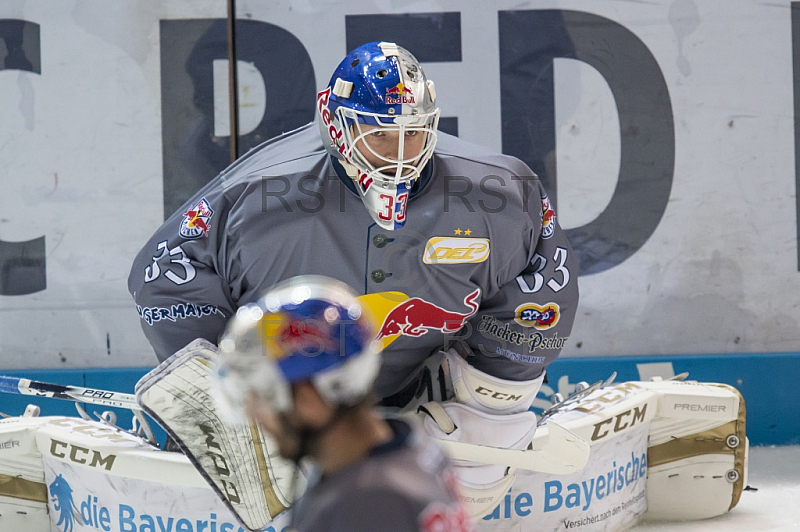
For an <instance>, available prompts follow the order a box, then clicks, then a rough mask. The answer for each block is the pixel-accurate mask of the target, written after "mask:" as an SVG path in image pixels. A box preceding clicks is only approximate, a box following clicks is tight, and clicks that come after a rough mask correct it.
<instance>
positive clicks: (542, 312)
mask: <svg viewBox="0 0 800 532" xmlns="http://www.w3.org/2000/svg"><path fill="white" fill-rule="evenodd" d="M560 317H561V308H560V307H559V306H558V304H557V303H547V304H546V305H544V306H539V305H537V304H536V303H525V304H524V305H520V306H518V307H517V310H516V315H515V316H514V321H516V322H517V323H519V324H520V325H523V326H525V327H533V328H535V329H537V330H540V331H546V330H547V329H550V328H552V327H555V326H556V324H557V323H558V319H559V318H560Z"/></svg>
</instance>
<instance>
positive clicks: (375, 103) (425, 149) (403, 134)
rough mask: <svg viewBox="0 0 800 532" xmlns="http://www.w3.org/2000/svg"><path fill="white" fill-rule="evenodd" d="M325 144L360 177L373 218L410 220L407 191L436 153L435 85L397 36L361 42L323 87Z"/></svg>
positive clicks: (389, 225) (386, 222) (391, 222)
mask: <svg viewBox="0 0 800 532" xmlns="http://www.w3.org/2000/svg"><path fill="white" fill-rule="evenodd" d="M317 113H318V117H317V118H318V121H319V126H320V134H321V135H322V141H323V143H324V144H325V146H326V149H327V150H328V151H329V153H330V154H331V155H333V156H334V157H336V158H337V159H338V160H339V162H340V163H341V164H342V166H343V167H344V168H345V170H346V171H347V174H348V175H349V176H350V177H351V178H352V179H353V180H354V181H355V184H356V189H357V190H358V193H359V196H360V197H361V199H362V201H363V202H364V205H365V207H366V208H367V211H368V212H369V214H370V216H372V218H373V219H374V220H375V222H376V223H377V224H378V225H379V226H381V227H382V228H384V229H388V230H394V229H399V228H400V227H402V226H403V225H404V224H405V222H406V206H407V203H408V193H409V191H410V190H411V187H413V185H414V183H415V181H416V180H417V179H419V176H420V172H421V171H422V169H423V168H424V167H425V164H427V162H428V160H429V159H430V158H431V156H432V155H433V149H434V147H435V146H436V132H437V127H438V123H439V109H438V108H437V107H436V91H435V89H434V85H433V82H432V81H431V80H429V79H427V78H426V77H425V73H424V72H423V71H422V67H421V66H420V64H419V62H418V61H417V60H416V59H415V58H414V56H413V55H411V53H410V52H409V51H408V50H406V49H405V48H402V47H400V46H398V45H396V44H394V43H389V42H372V43H368V44H365V45H362V46H360V47H358V48H356V49H355V50H353V51H352V52H350V53H349V54H348V55H347V57H345V58H344V60H343V61H342V62H341V63H340V64H339V66H338V67H337V68H336V71H335V72H334V73H333V76H332V77H331V80H330V83H329V84H328V86H327V87H326V88H325V89H323V90H322V91H320V92H319V93H318V94H317Z"/></svg>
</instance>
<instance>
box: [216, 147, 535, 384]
mask: <svg viewBox="0 0 800 532" xmlns="http://www.w3.org/2000/svg"><path fill="white" fill-rule="evenodd" d="M311 166H313V168H312V167H311ZM434 168H436V170H434V172H435V175H433V176H432V178H431V180H430V182H429V183H428V184H427V186H426V187H425V188H424V189H423V190H422V192H421V193H420V194H418V195H417V196H416V197H415V198H413V199H412V200H411V201H410V202H409V204H408V206H407V222H406V224H405V226H404V227H402V228H401V229H399V230H396V231H387V230H384V229H382V228H381V227H379V226H378V225H377V224H375V223H374V222H373V221H372V219H371V218H370V216H369V214H368V213H367V211H366V209H365V207H364V205H363V204H362V202H361V200H360V199H359V198H358V197H357V196H356V194H355V193H354V192H352V191H351V190H349V189H348V188H347V187H346V186H345V185H344V183H343V182H342V181H341V180H340V179H339V178H338V176H337V175H336V172H335V170H334V169H333V167H332V164H331V162H330V160H329V159H328V158H327V157H326V156H324V155H322V156H321V157H319V158H318V159H316V164H314V165H309V168H308V169H307V170H305V171H300V172H295V173H294V174H292V175H285V174H284V175H282V176H281V177H280V178H264V179H263V180H262V181H261V182H260V183H258V186H257V187H254V186H253V184H252V183H251V184H250V185H248V186H247V189H246V190H245V191H244V192H243V193H242V192H241V191H239V192H237V195H238V198H239V199H238V200H237V202H236V204H234V207H233V210H232V212H231V214H230V217H229V220H228V224H227V225H228V231H227V233H228V235H227V237H226V238H227V239H228V242H227V243H226V244H227V250H228V251H227V254H228V261H227V262H228V263H229V267H228V282H229V284H230V285H231V288H232V292H233V296H234V299H235V300H237V301H238V303H239V304H240V305H241V304H244V303H246V302H248V301H252V300H254V299H256V298H257V297H258V295H259V294H260V293H261V292H262V291H263V290H264V289H266V288H267V287H269V286H271V285H273V284H274V283H276V282H279V281H282V280H284V279H287V278H289V277H292V276H296V275H303V274H319V275H327V276H330V277H334V278H336V279H338V280H341V281H343V282H345V283H347V284H348V285H350V286H352V287H353V288H354V289H356V290H357V291H359V292H360V293H361V294H363V297H362V300H363V302H364V303H365V304H366V305H367V306H369V307H370V308H371V310H372V311H373V313H374V314H375V315H376V316H377V318H378V320H379V321H380V323H379V324H378V325H379V326H380V338H381V341H382V342H383V345H384V347H385V351H384V367H385V368H386V370H385V371H383V372H382V376H381V379H380V381H379V383H378V392H379V393H381V394H384V395H389V394H392V393H394V392H396V391H397V390H398V389H400V388H401V387H403V386H404V385H405V384H406V382H407V381H408V380H409V379H411V378H412V377H413V376H414V374H415V373H416V370H417V369H418V368H419V364H420V363H421V362H422V361H423V360H424V359H425V358H426V357H427V356H429V355H430V354H431V353H432V352H434V351H435V350H436V349H440V348H442V347H443V345H444V335H445V334H447V333H451V334H452V333H456V332H457V331H459V329H461V328H462V325H464V324H465V323H466V322H467V320H469V319H470V318H471V317H472V316H473V315H474V314H475V313H476V312H477V310H478V305H479V304H480V302H481V299H482V298H485V297H487V293H490V292H492V291H496V287H495V286H494V282H492V281H491V279H492V278H493V277H494V275H493V273H492V271H491V268H492V265H493V264H494V262H495V260H493V259H494V256H495V255H498V254H499V256H501V257H503V259H502V260H503V262H507V261H509V259H510V258H513V255H517V256H518V257H519V259H518V261H517V262H519V266H518V270H517V272H519V271H521V270H522V268H523V267H524V266H525V263H526V261H527V260H528V259H527V255H525V251H524V250H521V249H519V248H520V247H521V246H520V242H519V236H518V237H517V239H518V242H517V249H516V250H507V249H506V250H504V249H497V244H498V239H497V238H495V237H496V235H495V234H493V232H495V231H496V230H497V229H496V228H495V227H493V226H491V225H490V224H489V221H488V219H487V213H485V212H484V211H482V210H481V209H480V208H477V205H476V206H475V207H472V209H473V212H470V209H469V208H468V205H466V204H465V202H464V201H463V200H459V199H458V198H456V199H455V200H450V202H449V203H450V204H449V205H448V204H447V203H446V201H447V198H446V190H445V187H447V186H449V185H451V183H448V182H447V181H446V180H445V179H443V178H442V175H443V173H444V172H446V171H447V165H445V164H442V163H438V164H436V165H435V166H434ZM318 176H322V177H318ZM463 180H464V179H463V178H462V181H463ZM462 186H463V184H462ZM234 190H235V187H232V188H231V191H234ZM279 193H280V194H282V195H279ZM472 201H474V200H472ZM259 211H260V212H259ZM517 234H518V235H519V232H518V233H517ZM499 241H500V243H501V247H502V241H503V239H502V238H501V239H499Z"/></svg>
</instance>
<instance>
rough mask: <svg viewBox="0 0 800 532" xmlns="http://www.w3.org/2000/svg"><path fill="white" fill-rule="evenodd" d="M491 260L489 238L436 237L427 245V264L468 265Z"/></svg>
mask: <svg viewBox="0 0 800 532" xmlns="http://www.w3.org/2000/svg"><path fill="white" fill-rule="evenodd" d="M488 258H489V239H488V238H467V237H454V236H434V237H432V238H431V239H430V240H428V243H427V244H425V252H424V253H423V254H422V262H424V263H425V264H466V263H475V262H483V261H485V260H486V259H488Z"/></svg>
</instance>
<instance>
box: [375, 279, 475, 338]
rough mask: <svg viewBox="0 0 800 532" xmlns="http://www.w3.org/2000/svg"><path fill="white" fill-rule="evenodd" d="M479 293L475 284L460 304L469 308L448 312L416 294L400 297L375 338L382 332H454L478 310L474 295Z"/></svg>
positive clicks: (413, 334) (409, 334) (415, 334)
mask: <svg viewBox="0 0 800 532" xmlns="http://www.w3.org/2000/svg"><path fill="white" fill-rule="evenodd" d="M480 294H481V289H480V288H478V289H476V290H475V291H474V292H472V293H471V294H469V295H468V296H467V297H465V298H464V305H465V306H466V307H467V308H469V311H467V312H464V313H461V312H452V311H449V310H446V309H443V308H442V307H440V306H438V305H434V304H433V303H431V302H429V301H425V300H424V299H422V298H419V297H412V298H411V299H407V300H406V301H403V302H402V303H400V304H399V305H397V306H396V307H394V308H393V309H392V310H390V311H389V313H388V314H387V315H386V318H384V320H383V324H382V325H381V329H380V332H379V333H378V339H381V338H384V337H386V336H394V335H397V334H404V335H406V336H415V337H416V336H422V335H423V334H426V333H427V332H428V331H429V330H436V331H441V332H443V333H454V332H458V330H459V329H461V327H463V326H464V322H465V321H467V320H468V319H469V318H470V317H471V316H472V315H473V314H475V313H476V312H477V311H478V303H477V299H478V297H479V296H480Z"/></svg>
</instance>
